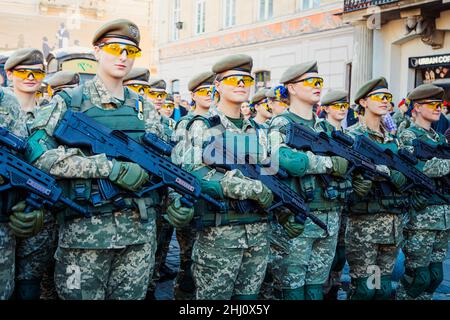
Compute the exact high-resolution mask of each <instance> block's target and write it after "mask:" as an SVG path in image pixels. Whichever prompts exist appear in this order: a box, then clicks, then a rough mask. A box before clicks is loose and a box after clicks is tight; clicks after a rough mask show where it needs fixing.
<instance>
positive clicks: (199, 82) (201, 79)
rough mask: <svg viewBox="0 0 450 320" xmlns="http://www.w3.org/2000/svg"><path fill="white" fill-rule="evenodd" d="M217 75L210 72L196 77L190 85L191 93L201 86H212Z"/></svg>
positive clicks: (190, 81)
mask: <svg viewBox="0 0 450 320" xmlns="http://www.w3.org/2000/svg"><path fill="white" fill-rule="evenodd" d="M215 78H216V75H215V74H214V73H212V72H210V71H206V72H202V73H200V74H197V75H196V76H194V77H193V78H192V79H191V80H189V83H188V89H189V91H194V90H195V89H197V88H198V87H200V86H207V85H212V84H213V82H214V79H215Z"/></svg>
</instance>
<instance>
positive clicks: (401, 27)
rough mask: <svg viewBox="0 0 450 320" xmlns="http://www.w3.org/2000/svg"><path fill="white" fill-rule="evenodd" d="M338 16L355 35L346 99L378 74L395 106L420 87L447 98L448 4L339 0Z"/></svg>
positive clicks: (441, 0)
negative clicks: (438, 89) (432, 87)
mask: <svg viewBox="0 0 450 320" xmlns="http://www.w3.org/2000/svg"><path fill="white" fill-rule="evenodd" d="M342 18H343V21H344V22H345V23H349V24H351V25H353V26H354V31H355V33H354V35H355V36H354V44H355V46H354V54H353V57H352V62H353V63H352V71H353V72H352V85H351V91H352V96H353V94H354V93H355V91H356V90H357V89H358V86H360V85H361V84H362V83H363V82H365V81H367V80H369V79H370V78H372V77H376V76H381V75H382V76H385V77H386V78H387V80H388V82H389V85H390V89H391V91H392V92H393V93H394V99H395V100H396V101H397V102H398V101H400V100H401V99H402V98H403V97H405V96H406V95H407V93H408V92H409V91H411V90H412V89H413V88H415V87H416V86H418V85H420V84H422V83H436V84H438V83H439V84H440V85H441V86H443V87H444V88H446V93H447V95H446V96H447V100H448V99H450V0H422V1H420V0H410V1H399V0H372V1H368V0H362V1H357V0H345V1H344V13H343V15H342Z"/></svg>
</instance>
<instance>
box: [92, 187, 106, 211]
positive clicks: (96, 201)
mask: <svg viewBox="0 0 450 320" xmlns="http://www.w3.org/2000/svg"><path fill="white" fill-rule="evenodd" d="M91 202H92V205H93V206H94V207H100V206H101V205H102V204H103V201H102V196H101V194H100V192H98V191H97V192H93V193H91Z"/></svg>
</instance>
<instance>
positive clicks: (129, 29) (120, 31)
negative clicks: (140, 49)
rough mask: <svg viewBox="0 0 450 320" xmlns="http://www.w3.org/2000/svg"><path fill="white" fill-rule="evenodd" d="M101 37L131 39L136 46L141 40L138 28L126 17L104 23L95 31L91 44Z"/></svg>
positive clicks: (94, 43)
mask: <svg viewBox="0 0 450 320" xmlns="http://www.w3.org/2000/svg"><path fill="white" fill-rule="evenodd" d="M103 38H121V39H126V40H130V41H133V42H134V43H135V44H136V45H137V46H139V42H140V40H141V36H140V32H139V28H138V26H137V25H136V24H134V23H133V22H131V21H130V20H127V19H118V20H113V21H109V22H107V23H105V24H104V25H103V26H101V27H100V29H98V30H97V31H96V32H95V35H94V38H93V40H92V44H93V45H96V44H97V43H98V42H99V41H100V40H102V39H103Z"/></svg>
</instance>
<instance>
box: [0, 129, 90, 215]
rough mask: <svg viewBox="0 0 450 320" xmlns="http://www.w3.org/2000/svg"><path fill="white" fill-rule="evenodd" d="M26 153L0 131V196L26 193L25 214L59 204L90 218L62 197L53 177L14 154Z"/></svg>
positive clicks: (24, 145) (15, 138) (17, 141)
mask: <svg viewBox="0 0 450 320" xmlns="http://www.w3.org/2000/svg"><path fill="white" fill-rule="evenodd" d="M26 149H27V142H26V141H25V140H23V139H21V138H19V137H18V136H16V135H14V134H12V133H11V132H9V131H8V130H7V129H5V128H0V175H1V176H2V177H3V178H4V180H5V183H4V184H3V185H1V186H0V192H2V191H6V190H10V189H12V188H17V189H21V190H24V191H26V192H27V198H26V203H27V208H26V212H30V211H32V210H33V209H40V208H42V207H46V206H49V207H53V206H55V205H56V204H57V203H58V202H60V203H63V204H65V205H66V206H68V207H69V208H71V209H72V210H74V211H77V212H78V213H80V214H83V215H84V216H86V217H90V216H91V214H90V213H89V212H88V210H86V209H85V208H83V207H82V206H80V205H78V204H76V203H75V202H73V201H72V200H70V199H68V198H66V197H64V196H63V195H62V189H61V187H60V186H59V185H58V184H57V182H56V179H55V178H54V177H52V176H51V175H48V174H47V173H45V172H43V171H41V170H39V169H37V168H35V167H34V166H32V165H30V164H28V163H27V162H25V161H23V160H22V159H20V157H19V156H18V155H17V153H18V154H23V153H25V151H26Z"/></svg>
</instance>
